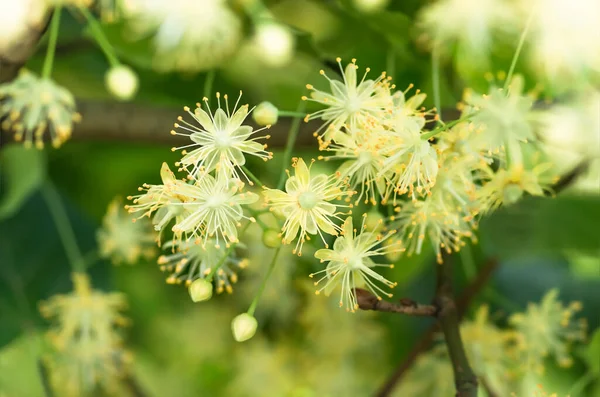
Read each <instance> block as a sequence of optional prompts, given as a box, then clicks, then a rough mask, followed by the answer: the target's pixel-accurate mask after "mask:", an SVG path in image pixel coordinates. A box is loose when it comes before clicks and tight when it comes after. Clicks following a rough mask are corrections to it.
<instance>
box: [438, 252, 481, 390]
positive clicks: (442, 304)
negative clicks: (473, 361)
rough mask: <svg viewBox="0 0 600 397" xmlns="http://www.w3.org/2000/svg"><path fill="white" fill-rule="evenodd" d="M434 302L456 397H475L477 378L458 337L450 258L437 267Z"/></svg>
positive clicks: (457, 320)
mask: <svg viewBox="0 0 600 397" xmlns="http://www.w3.org/2000/svg"><path fill="white" fill-rule="evenodd" d="M434 302H435V304H436V306H438V307H439V314H438V320H439V323H440V328H441V329H442V332H443V333H444V339H445V340H446V347H447V348H448V354H449V356H450V361H451V362H452V370H453V372H454V384H455V385H456V397H477V377H476V376H475V373H474V372H473V370H472V369H471V366H470V364H469V360H468V358H467V354H466V352H465V348H464V345H463V341H462V338H461V336H460V321H459V315H458V309H457V306H456V302H455V301H454V291H453V288H452V261H451V259H450V258H447V259H446V260H445V261H444V263H442V264H441V265H438V266H437V287H436V293H435V298H434Z"/></svg>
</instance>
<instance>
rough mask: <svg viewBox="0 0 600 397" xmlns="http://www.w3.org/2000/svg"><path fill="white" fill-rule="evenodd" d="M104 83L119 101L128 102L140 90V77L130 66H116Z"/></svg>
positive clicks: (109, 72) (105, 77) (108, 72)
mask: <svg viewBox="0 0 600 397" xmlns="http://www.w3.org/2000/svg"><path fill="white" fill-rule="evenodd" d="M104 82H105V84H106V88H107V89H108V91H109V92H110V93H111V94H112V95H113V96H114V97H115V98H117V99H120V100H123V101H128V100H130V99H131V98H133V97H134V96H135V94H136V92H137V90H138V85H139V81H138V77H137V75H136V74H135V72H134V71H133V69H131V68H130V67H128V66H125V65H119V66H114V67H112V68H110V69H108V71H107V72H106V75H105V76H104Z"/></svg>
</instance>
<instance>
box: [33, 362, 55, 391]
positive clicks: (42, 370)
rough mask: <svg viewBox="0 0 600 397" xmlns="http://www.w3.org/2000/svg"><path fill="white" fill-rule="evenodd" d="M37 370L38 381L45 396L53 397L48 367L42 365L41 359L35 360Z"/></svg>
mask: <svg viewBox="0 0 600 397" xmlns="http://www.w3.org/2000/svg"><path fill="white" fill-rule="evenodd" d="M37 370H38V374H39V375H40V382H41V383H42V389H43V390H44V396H45V397H54V392H53V391H52V387H51V386H50V379H49V376H48V368H46V366H45V365H44V362H43V361H42V360H41V359H38V360H37Z"/></svg>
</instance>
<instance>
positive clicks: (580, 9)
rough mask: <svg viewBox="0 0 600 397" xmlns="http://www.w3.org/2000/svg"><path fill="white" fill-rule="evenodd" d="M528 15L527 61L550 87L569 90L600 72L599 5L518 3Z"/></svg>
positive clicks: (591, 1) (553, 0)
mask: <svg viewBox="0 0 600 397" xmlns="http://www.w3.org/2000/svg"><path fill="white" fill-rule="evenodd" d="M520 4H521V6H522V8H523V11H524V14H526V15H531V14H532V16H531V17H532V18H533V20H532V22H531V32H530V36H529V38H530V40H531V43H532V45H531V52H530V53H529V55H530V57H531V60H532V62H533V64H534V65H535V66H537V67H538V70H540V71H541V72H542V73H543V74H544V75H546V76H547V77H548V78H549V79H550V83H551V84H553V85H558V86H564V87H572V86H573V85H578V83H580V82H585V81H586V80H587V79H588V77H589V76H590V74H592V75H593V74H596V76H598V73H600V29H598V15H600V2H598V1H596V0H572V1H564V0H534V1H530V0H526V1H524V0H521V1H520Z"/></svg>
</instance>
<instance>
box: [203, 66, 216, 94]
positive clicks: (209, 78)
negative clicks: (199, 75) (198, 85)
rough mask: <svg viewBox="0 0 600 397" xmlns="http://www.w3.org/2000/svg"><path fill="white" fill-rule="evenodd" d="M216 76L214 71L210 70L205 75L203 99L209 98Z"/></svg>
mask: <svg viewBox="0 0 600 397" xmlns="http://www.w3.org/2000/svg"><path fill="white" fill-rule="evenodd" d="M216 74H217V73H216V72H215V69H211V70H209V71H208V72H207V73H206V78H205V79H204V91H203V93H202V95H203V97H204V98H210V94H211V93H212V89H213V84H214V82H215V75H216Z"/></svg>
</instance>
